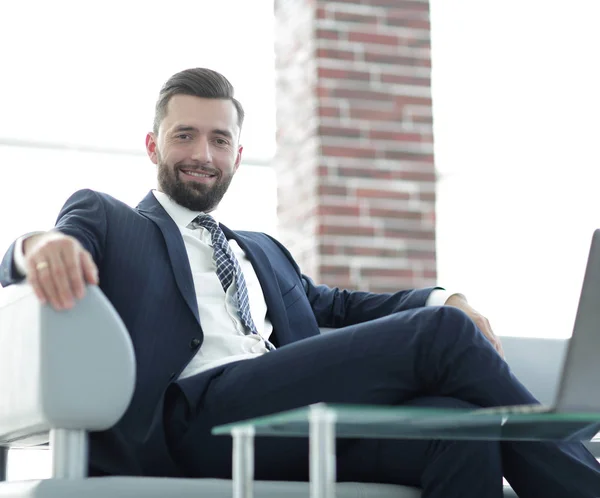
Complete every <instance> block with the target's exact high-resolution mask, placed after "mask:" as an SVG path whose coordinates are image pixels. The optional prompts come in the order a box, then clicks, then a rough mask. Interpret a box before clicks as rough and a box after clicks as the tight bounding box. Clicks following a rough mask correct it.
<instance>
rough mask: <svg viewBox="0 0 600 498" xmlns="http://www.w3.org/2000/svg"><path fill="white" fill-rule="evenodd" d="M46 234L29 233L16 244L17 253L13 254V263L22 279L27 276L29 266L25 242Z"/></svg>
mask: <svg viewBox="0 0 600 498" xmlns="http://www.w3.org/2000/svg"><path fill="white" fill-rule="evenodd" d="M43 233H44V232H29V233H26V234H25V235H23V236H21V237H19V238H18V239H17V240H16V242H15V251H14V253H13V263H14V264H15V269H16V270H17V272H18V273H19V275H20V276H21V277H26V276H27V265H26V263H25V241H26V240H28V239H30V238H31V237H34V236H36V235H41V234H43Z"/></svg>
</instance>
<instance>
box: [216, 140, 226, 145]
mask: <svg viewBox="0 0 600 498" xmlns="http://www.w3.org/2000/svg"><path fill="white" fill-rule="evenodd" d="M215 142H217V143H218V144H219V145H227V143H228V142H227V140H225V139H224V138H217V139H216V140H215Z"/></svg>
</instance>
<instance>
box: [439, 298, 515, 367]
mask: <svg viewBox="0 0 600 498" xmlns="http://www.w3.org/2000/svg"><path fill="white" fill-rule="evenodd" d="M446 306H454V307H455V308H458V309H460V310H462V311H464V312H465V313H466V314H467V315H469V318H471V320H473V321H474V322H475V325H477V328H479V330H481V332H483V335H485V336H486V337H487V338H488V339H489V341H490V342H491V343H492V346H494V348H495V349H496V351H498V353H500V356H502V358H504V350H503V349H502V343H501V342H500V339H498V337H497V336H496V334H494V331H493V330H492V327H491V325H490V322H489V320H488V319H487V318H486V317H485V316H483V315H482V314H481V313H479V312H478V311H476V310H475V309H473V308H472V307H471V305H470V304H469V303H468V302H467V299H466V298H465V296H463V295H462V294H452V295H451V296H450V297H449V298H448V299H447V300H446Z"/></svg>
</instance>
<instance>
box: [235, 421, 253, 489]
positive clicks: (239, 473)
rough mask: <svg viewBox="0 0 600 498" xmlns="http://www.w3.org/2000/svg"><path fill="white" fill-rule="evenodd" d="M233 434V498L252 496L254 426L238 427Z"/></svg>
mask: <svg viewBox="0 0 600 498" xmlns="http://www.w3.org/2000/svg"><path fill="white" fill-rule="evenodd" d="M231 435H232V436H233V462H232V463H233V498H252V496H253V492H254V490H253V481H254V427H251V426H246V427H236V428H234V429H232V431H231Z"/></svg>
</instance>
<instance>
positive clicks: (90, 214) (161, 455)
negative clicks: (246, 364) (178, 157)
mask: <svg viewBox="0 0 600 498" xmlns="http://www.w3.org/2000/svg"><path fill="white" fill-rule="evenodd" d="M56 229H58V230H60V231H61V232H63V233H65V234H68V235H71V236H73V237H75V238H76V239H77V240H79V242H81V244H82V245H83V246H84V247H85V248H86V249H87V250H88V251H89V252H90V253H91V255H92V256H93V258H94V261H95V262H96V264H97V266H98V269H99V278H100V288H101V289H102V291H103V292H104V293H105V295H106V296H107V297H108V299H109V300H110V301H111V302H112V304H113V305H114V306H115V308H116V310H117V311H118V312H119V314H120V316H121V318H122V319H123V321H124V322H125V325H126V326H127V329H128V331H129V333H130V335H131V338H132V340H133V344H134V348H135V355H136V361H137V381H136V387H135V393H134V396H133V400H132V402H131V404H130V406H129V408H128V410H127V412H126V413H125V415H124V416H123V417H122V419H121V420H120V421H119V422H118V424H117V425H116V426H115V427H114V428H113V429H111V430H109V431H105V432H101V433H94V434H92V435H91V445H90V446H91V467H92V470H94V471H96V472H106V473H113V474H141V475H144V474H145V475H177V474H178V471H177V469H176V467H175V465H174V464H173V462H172V461H171V459H170V457H169V455H168V451H167V449H166V446H165V441H164V438H165V437H164V430H163V423H162V418H163V400H164V395H165V391H166V390H167V387H168V386H169V385H170V384H172V383H175V382H176V383H177V384H178V386H179V389H180V390H181V392H182V393H183V394H184V395H185V397H186V398H187V400H188V402H189V403H190V406H192V407H193V406H195V405H197V404H198V402H199V400H201V398H202V395H203V392H204V390H205V389H206V387H207V385H208V383H209V382H210V381H211V379H212V378H213V377H214V376H215V375H218V373H219V372H220V371H221V370H222V368H223V367H217V368H215V369H212V370H210V371H208V372H204V373H202V374H199V375H197V376H193V377H189V378H186V379H183V380H181V381H177V380H176V379H177V377H178V376H179V374H180V373H181V371H182V370H183V369H184V368H185V366H186V365H187V363H188V362H189V361H190V359H191V358H192V357H193V356H194V354H195V353H196V351H197V349H198V347H201V344H202V340H203V333H202V327H201V326H200V320H199V317H198V307H197V304H196V295H195V291H194V284H193V281H192V274H191V271H190V266H189V262H188V257H187V254H186V249H185V246H184V243H183V239H182V237H181V233H180V231H179V229H178V227H177V226H176V224H175V223H174V221H173V220H172V219H171V218H170V217H169V215H168V214H167V213H166V212H165V210H164V209H163V208H162V206H161V205H160V204H159V202H158V201H157V200H156V198H155V196H154V195H153V194H152V192H150V193H148V195H147V196H146V197H145V198H144V199H143V200H142V202H140V204H139V205H138V206H137V207H136V208H135V209H132V208H131V207H129V206H127V205H126V204H124V203H122V202H120V201H118V200H116V199H114V198H113V197H111V196H109V195H106V194H102V193H98V192H95V191H92V190H81V191H78V192H76V193H75V194H73V195H72V196H71V197H70V198H69V199H68V200H67V202H66V203H65V205H64V207H63V208H62V210H61V212H60V214H59V216H58V220H57V223H56ZM222 229H223V231H224V232H225V235H226V236H227V238H229V239H235V240H236V241H237V242H238V244H239V245H240V247H241V248H242V249H243V250H244V251H245V253H246V255H247V256H248V259H249V260H250V261H251V262H252V265H253V267H254V269H255V271H256V274H257V276H258V279H259V281H260V284H261V286H262V290H263V293H264V297H265V301H266V303H267V309H268V317H269V319H270V320H271V322H272V324H273V342H274V343H275V344H276V345H278V346H280V347H281V346H284V345H286V344H289V343H291V342H294V341H299V340H301V339H304V338H307V337H310V336H314V335H317V334H319V327H344V326H347V325H352V324H356V323H360V322H365V321H367V320H371V319H375V318H378V317H382V316H386V315H389V314H390V313H395V312H398V311H402V310H406V309H411V308H417V307H421V306H424V305H425V303H426V300H427V297H428V296H429V294H430V292H431V290H432V289H421V290H408V291H402V292H398V293H395V294H372V293H366V292H357V291H355V292H351V291H346V290H339V289H337V288H329V287H327V286H324V285H316V284H315V283H314V282H313V281H312V280H311V279H310V278H308V277H306V276H304V275H303V274H302V273H301V272H300V270H299V268H298V265H297V264H296V263H295V261H294V259H293V258H292V256H291V255H290V253H289V252H288V251H287V249H285V247H283V246H282V245H281V244H280V243H279V242H277V241H276V240H275V239H273V238H272V237H270V236H268V235H266V234H264V233H257V232H234V231H232V230H229V229H228V228H227V227H225V226H222ZM13 252H14V244H13V245H12V246H11V247H10V248H9V250H8V252H7V254H6V255H5V257H4V259H3V261H2V264H1V266H0V283H1V284H2V285H3V286H6V285H9V284H12V283H15V282H18V281H20V280H22V278H21V277H20V276H19V275H18V274H17V272H16V269H15V268H14V264H13ZM90 354H93V352H91V351H90ZM207 451H210V450H207Z"/></svg>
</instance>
